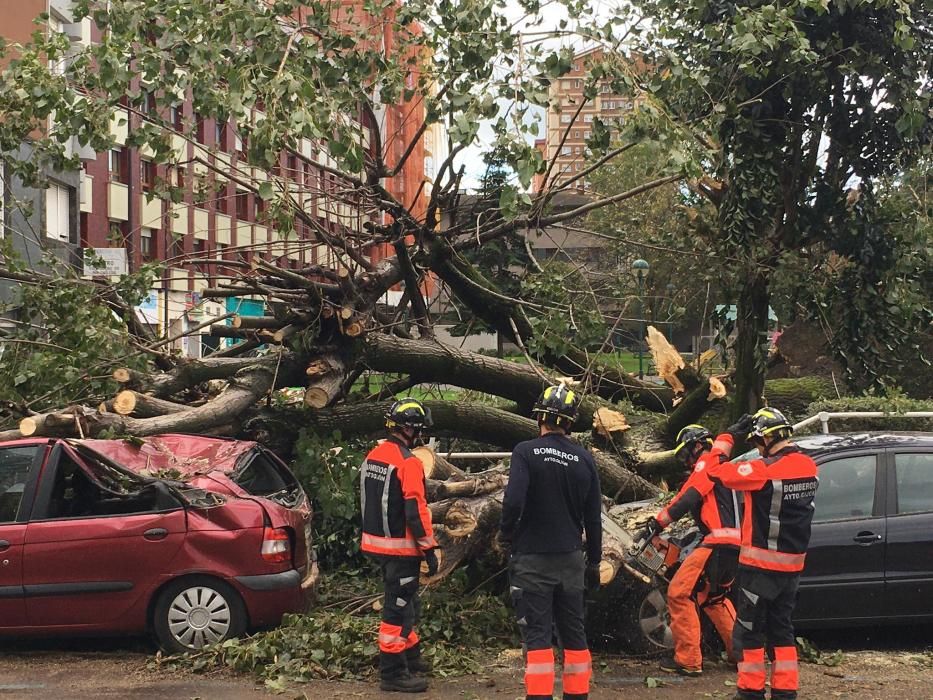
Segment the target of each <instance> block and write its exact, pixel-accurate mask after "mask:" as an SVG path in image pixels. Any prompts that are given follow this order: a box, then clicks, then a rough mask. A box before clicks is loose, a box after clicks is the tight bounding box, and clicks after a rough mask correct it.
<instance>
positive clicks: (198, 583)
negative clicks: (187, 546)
mask: <svg viewBox="0 0 933 700" xmlns="http://www.w3.org/2000/svg"><path fill="white" fill-rule="evenodd" d="M246 622H247V620H246V609H245V608H244V606H243V601H242V600H241V599H240V596H239V594H238V593H237V592H236V591H235V590H234V589H233V588H231V587H230V586H229V585H227V584H226V583H224V582H223V581H219V580H217V579H214V578H210V577H208V576H191V577H188V578H183V579H179V580H177V581H173V582H172V583H170V584H169V585H168V586H166V587H165V588H164V589H163V590H162V592H161V593H160V594H159V598H158V600H157V601H156V605H155V609H154V611H153V620H152V628H153V631H154V632H155V636H156V640H157V641H158V643H159V646H160V647H161V648H162V650H163V651H165V652H166V653H169V654H177V653H181V652H186V651H192V650H196V649H203V648H204V647H205V646H207V645H208V644H218V643H220V642H222V641H224V640H225V639H230V638H231V637H238V636H240V635H241V634H243V632H244V631H246Z"/></svg>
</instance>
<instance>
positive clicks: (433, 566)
mask: <svg viewBox="0 0 933 700" xmlns="http://www.w3.org/2000/svg"><path fill="white" fill-rule="evenodd" d="M422 556H424V562H425V563H426V564H427V565H428V576H435V575H436V574H437V553H436V552H435V551H434V548H433V547H432V548H431V549H426V550H424V551H423V552H422Z"/></svg>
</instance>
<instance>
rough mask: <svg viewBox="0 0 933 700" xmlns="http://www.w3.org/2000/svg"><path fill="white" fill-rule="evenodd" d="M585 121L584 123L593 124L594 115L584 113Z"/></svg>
mask: <svg viewBox="0 0 933 700" xmlns="http://www.w3.org/2000/svg"><path fill="white" fill-rule="evenodd" d="M583 123H584V124H592V123H593V115H592V114H584V115H583Z"/></svg>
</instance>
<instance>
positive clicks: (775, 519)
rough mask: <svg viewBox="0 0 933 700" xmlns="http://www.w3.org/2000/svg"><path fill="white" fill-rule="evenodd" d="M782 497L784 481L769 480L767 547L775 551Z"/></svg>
mask: <svg viewBox="0 0 933 700" xmlns="http://www.w3.org/2000/svg"><path fill="white" fill-rule="evenodd" d="M783 499H784V482H783V481H781V480H780V479H772V480H771V512H770V513H769V514H768V520H769V521H770V523H769V524H768V549H770V550H773V551H777V548H778V537H779V536H780V534H781V501H782V500H783Z"/></svg>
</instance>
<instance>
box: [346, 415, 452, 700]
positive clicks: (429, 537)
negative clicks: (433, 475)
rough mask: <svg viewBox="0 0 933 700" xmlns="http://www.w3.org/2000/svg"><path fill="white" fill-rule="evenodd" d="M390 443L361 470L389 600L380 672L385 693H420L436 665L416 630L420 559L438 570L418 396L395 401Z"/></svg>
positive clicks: (366, 529)
mask: <svg viewBox="0 0 933 700" xmlns="http://www.w3.org/2000/svg"><path fill="white" fill-rule="evenodd" d="M385 425H386V429H387V431H388V433H389V437H388V439H387V440H384V441H382V442H380V443H379V444H378V445H376V447H374V448H373V449H372V450H371V451H370V452H369V454H368V455H366V460H365V461H364V462H363V466H362V469H361V471H360V501H361V506H362V511H363V538H362V543H361V549H362V551H363V552H364V553H366V554H367V555H370V556H372V557H373V558H374V559H375V560H376V561H377V562H378V563H379V565H380V568H381V569H382V578H383V584H384V588H385V599H384V601H383V607H382V624H380V625H379V673H380V677H381V680H380V685H379V687H380V688H381V689H382V690H386V691H397V692H403V693H420V692H424V691H425V690H427V687H428V683H427V680H425V679H424V678H423V677H420V676H418V675H416V674H423V673H427V672H429V671H430V665H429V664H428V663H427V662H426V661H425V660H424V659H422V657H421V643H420V641H419V639H418V634H417V633H416V632H415V625H416V624H417V622H418V617H419V613H420V601H419V599H418V577H419V575H420V573H421V562H422V560H423V561H425V562H426V563H427V565H428V575H429V576H433V575H434V574H436V573H437V564H438V562H437V554H436V553H435V552H434V548H435V547H436V546H437V542H436V541H435V539H434V533H433V530H432V528H431V513H430V512H429V511H428V504H427V499H426V497H425V490H424V487H425V479H424V467H423V466H422V464H421V461H420V460H419V459H418V458H417V457H415V456H414V455H413V454H412V453H411V448H412V447H413V446H414V444H415V441H416V440H418V438H419V437H420V436H421V431H422V430H423V429H424V428H427V427H430V425H431V416H430V413H429V412H428V411H427V410H426V409H425V407H424V405H423V404H422V403H421V402H420V401H418V400H417V399H411V398H406V399H402V400H400V401H396V402H395V403H394V404H392V407H391V408H390V409H389V412H388V413H387V414H386V423H385Z"/></svg>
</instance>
